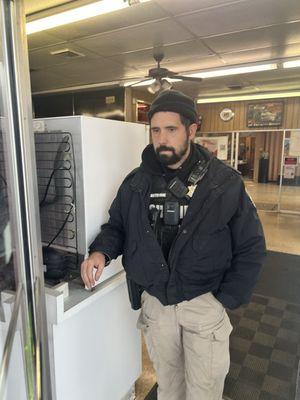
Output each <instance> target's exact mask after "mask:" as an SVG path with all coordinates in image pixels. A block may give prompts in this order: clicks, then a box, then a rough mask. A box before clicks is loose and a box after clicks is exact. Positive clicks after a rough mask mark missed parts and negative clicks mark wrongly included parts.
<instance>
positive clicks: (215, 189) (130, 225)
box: [81, 90, 265, 400]
mask: <svg viewBox="0 0 300 400" xmlns="http://www.w3.org/2000/svg"><path fill="white" fill-rule="evenodd" d="M149 120H150V128H151V137H152V142H153V144H151V145H149V146H147V147H146V148H145V150H144V152H143V154H142V164H141V166H140V167H139V168H138V169H137V170H135V171H133V172H132V173H131V174H130V175H129V176H128V177H127V178H126V179H125V180H124V182H123V183H122V185H121V187H120V189H119V191H118V194H117V196H116V198H115V200H114V201H113V203H112V205H111V208H110V219H109V221H108V223H107V224H105V225H103V226H102V230H101V232H100V234H99V235H98V236H97V238H96V239H95V241H94V242H93V243H92V245H91V247H90V256H89V258H88V259H87V260H86V261H84V262H83V264H82V273H81V274H82V279H83V281H84V282H85V283H86V284H87V285H88V286H89V287H92V286H93V285H94V283H95V280H94V278H93V269H94V268H96V269H97V273H96V276H95V279H98V278H99V277H100V275H101V272H102V270H103V268H104V266H105V264H107V263H108V262H109V260H110V259H114V258H116V257H118V256H119V255H120V254H123V265H124V268H125V270H126V273H127V277H128V280H129V283H130V285H129V289H130V292H131V297H132V295H133V294H134V289H136V288H137V287H138V288H140V289H141V291H142V299H141V303H142V310H141V314H140V318H139V322H138V326H139V327H140V328H141V329H142V330H143V333H144V335H145V340H146V344H147V347H148V352H149V355H150V358H151V360H152V361H153V364H154V368H155V370H156V374H157V381H158V399H159V400H184V399H186V400H201V399H203V400H220V399H222V392H223V386H224V379H225V376H226V374H227V372H228V369H229V335H230V332H231V330H232V327H231V324H230V321H229V318H228V316H227V314H226V311H225V308H230V309H234V308H236V307H238V306H240V305H241V304H243V303H245V302H247V301H248V300H249V298H250V296H251V293H252V290H253V287H254V285H255V283H256V281H257V278H258V274H259V271H260V268H261V263H262V260H263V258H264V255H265V241H264V235H263V230H262V227H261V224H260V221H259V218H258V216H257V212H256V209H255V206H254V205H253V203H252V201H251V200H250V198H249V196H248V195H247V193H246V192H245V188H244V184H243V181H242V179H241V178H240V175H239V173H238V172H237V171H235V170H234V169H232V168H231V167H228V166H226V165H225V164H224V163H223V162H221V161H219V160H218V159H217V158H215V157H213V156H212V155H211V154H210V153H209V152H208V151H207V150H205V149H204V148H203V147H201V146H199V145H195V144H194V143H193V139H194V138H195V134H196V130H197V111H196V107H195V104H194V102H193V100H192V99H191V98H189V97H187V96H185V95H184V94H182V93H180V92H177V91H173V90H170V91H164V92H162V93H160V94H159V95H158V96H157V97H156V99H155V100H154V101H153V103H152V105H151V107H150V111H149ZM133 297H134V296H133ZM133 300H134V299H133ZM133 306H134V308H137V307H135V304H133Z"/></svg>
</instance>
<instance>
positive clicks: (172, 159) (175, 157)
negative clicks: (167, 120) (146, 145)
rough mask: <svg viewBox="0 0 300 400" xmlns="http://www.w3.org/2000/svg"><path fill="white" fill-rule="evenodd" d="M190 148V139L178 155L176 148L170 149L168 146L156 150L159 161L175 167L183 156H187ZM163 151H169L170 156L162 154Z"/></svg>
mask: <svg viewBox="0 0 300 400" xmlns="http://www.w3.org/2000/svg"><path fill="white" fill-rule="evenodd" d="M188 148H189V141H188V139H187V140H186V142H185V143H184V145H183V146H182V147H181V148H180V149H179V150H178V152H177V153H176V151H175V149H174V147H168V146H160V147H158V148H157V149H156V150H155V153H156V155H157V157H158V159H159V161H160V162H161V163H162V164H163V165H165V166H168V165H174V164H177V163H178V162H179V161H180V160H181V159H182V158H183V156H184V155H185V154H186V152H187V151H188ZM162 151H169V152H170V154H166V153H163V154H162V153H161V152H162Z"/></svg>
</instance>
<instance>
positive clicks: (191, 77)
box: [170, 74, 202, 82]
mask: <svg viewBox="0 0 300 400" xmlns="http://www.w3.org/2000/svg"><path fill="white" fill-rule="evenodd" d="M170 78H174V79H177V78H178V79H181V80H182V81H191V82H201V81H202V78H196V77H194V76H184V75H177V74H175V75H172V76H170Z"/></svg>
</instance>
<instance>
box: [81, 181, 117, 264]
mask: <svg viewBox="0 0 300 400" xmlns="http://www.w3.org/2000/svg"><path fill="white" fill-rule="evenodd" d="M121 188H122V186H121ZM121 188H120V189H119V191H118V193H117V196H116V198H115V199H114V201H113V202H112V204H111V206H110V209H109V220H108V222H107V223H105V224H103V225H102V226H101V231H100V233H99V234H98V235H97V236H96V238H95V240H94V241H93V243H92V244H91V245H90V248H89V252H90V253H92V252H94V251H100V252H101V253H104V254H105V255H106V257H107V258H108V260H111V259H115V258H117V257H118V256H119V255H120V254H122V252H123V244H124V237H125V233H124V225H123V218H122V210H121Z"/></svg>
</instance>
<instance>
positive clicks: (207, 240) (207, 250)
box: [90, 150, 266, 309]
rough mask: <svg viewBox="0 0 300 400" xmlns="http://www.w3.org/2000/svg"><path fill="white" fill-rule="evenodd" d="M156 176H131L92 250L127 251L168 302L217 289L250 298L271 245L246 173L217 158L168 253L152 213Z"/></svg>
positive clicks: (145, 283) (131, 267) (229, 302)
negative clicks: (244, 178) (248, 190)
mask: <svg viewBox="0 0 300 400" xmlns="http://www.w3.org/2000/svg"><path fill="white" fill-rule="evenodd" d="M201 151H203V150H201ZM151 179H152V178H151V175H150V174H149V173H147V172H145V171H142V170H141V169H138V170H136V171H135V172H134V173H132V174H130V175H129V176H128V177H127V178H126V179H125V180H124V182H123V183H122V185H121V186H120V188H119V191H118V193H117V196H116V198H115V199H114V201H113V203H112V205H111V208H110V211H109V214H110V219H109V221H108V223H107V224H104V225H103V226H102V229H101V232H100V234H99V235H98V236H97V237H96V239H95V241H94V242H93V243H92V245H91V247H90V252H92V251H101V252H103V253H105V254H107V255H108V256H109V257H110V258H112V259H115V258H117V257H118V256H119V255H121V254H123V259H122V261H123V265H124V268H125V271H126V273H127V275H128V277H129V278H130V279H132V280H133V281H134V282H136V283H138V284H139V285H140V286H142V287H143V288H144V289H145V290H146V291H147V292H148V293H150V294H151V295H153V296H156V297H157V298H158V299H159V300H160V301H161V303H162V304H163V305H171V304H177V303H179V302H181V301H183V300H191V299H193V298H194V297H196V296H199V295H201V294H204V293H206V292H209V291H212V292H213V294H214V295H215V296H216V298H217V299H218V300H219V301H220V302H221V303H222V304H223V305H224V306H225V307H228V308H230V309H234V308H236V307H238V306H240V305H241V304H243V303H246V302H247V301H249V299H250V296H251V293H252V291H253V288H254V285H255V283H256V282H257V279H258V276H259V272H260V269H261V266H262V261H263V259H264V256H265V252H266V249H265V240H264V234H263V229H262V226H261V223H260V221H259V218H258V215H257V212H256V208H255V206H254V205H253V203H252V201H251V199H250V198H249V196H248V194H247V193H246V191H245V187H244V183H243V181H242V179H241V177H240V175H239V173H238V172H236V171H235V170H233V169H232V168H231V167H228V166H226V165H225V164H224V163H223V162H221V161H220V160H218V159H217V158H213V159H212V160H211V162H210V166H209V169H208V172H207V173H206V175H205V177H204V179H203V180H202V181H201V182H200V183H199V184H198V186H197V188H196V190H195V192H194V195H193V197H192V199H191V201H190V204H189V207H188V210H187V213H186V215H185V217H184V219H183V221H182V224H181V226H180V229H179V233H178V235H177V237H176V239H175V241H174V242H173V244H172V247H171V249H170V253H169V259H168V260H165V258H164V256H163V253H162V251H161V248H160V246H159V244H158V242H157V240H156V237H155V235H154V232H153V230H152V229H151V227H150V224H149V220H148V204H149V196H150V188H151Z"/></svg>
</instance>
